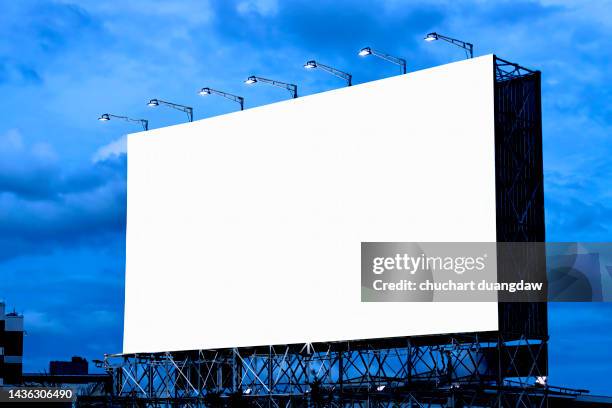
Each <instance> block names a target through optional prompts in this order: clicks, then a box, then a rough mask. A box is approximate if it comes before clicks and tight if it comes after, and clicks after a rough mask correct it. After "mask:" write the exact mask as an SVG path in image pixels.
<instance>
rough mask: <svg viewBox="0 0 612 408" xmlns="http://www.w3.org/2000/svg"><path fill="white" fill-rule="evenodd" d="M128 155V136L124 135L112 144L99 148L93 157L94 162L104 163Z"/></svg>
mask: <svg viewBox="0 0 612 408" xmlns="http://www.w3.org/2000/svg"><path fill="white" fill-rule="evenodd" d="M126 153H127V136H126V135H123V136H121V137H120V138H119V139H117V140H114V141H112V142H110V143H109V144H107V145H104V146H102V147H101V148H99V149H98V150H97V151H96V152H95V153H94V156H93V159H92V160H93V162H94V163H97V162H99V161H104V160H106V159H109V158H112V157H117V156H121V155H122V154H126Z"/></svg>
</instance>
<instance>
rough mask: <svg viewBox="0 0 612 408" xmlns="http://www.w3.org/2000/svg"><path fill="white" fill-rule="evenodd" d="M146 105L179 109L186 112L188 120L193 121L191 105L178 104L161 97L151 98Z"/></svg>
mask: <svg viewBox="0 0 612 408" xmlns="http://www.w3.org/2000/svg"><path fill="white" fill-rule="evenodd" d="M147 105H149V106H151V107H156V106H159V105H164V106H167V107H169V108H172V109H176V110H180V111H181V112H185V113H186V114H187V117H188V118H189V121H190V122H193V108H192V107H191V106H185V105H179V104H178V103H174V102H168V101H163V100H161V99H151V100H150V101H149V103H148V104H147Z"/></svg>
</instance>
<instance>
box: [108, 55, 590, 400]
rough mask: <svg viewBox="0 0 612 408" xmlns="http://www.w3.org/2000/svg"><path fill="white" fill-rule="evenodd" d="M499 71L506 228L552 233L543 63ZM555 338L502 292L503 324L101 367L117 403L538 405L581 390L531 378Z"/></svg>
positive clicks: (501, 200) (542, 309)
mask: <svg viewBox="0 0 612 408" xmlns="http://www.w3.org/2000/svg"><path fill="white" fill-rule="evenodd" d="M493 75H494V78H495V149H496V152H495V155H496V200H497V203H496V208H497V240H498V242H543V241H544V201H543V170H542V127H541V106H540V72H539V71H532V70H529V69H526V68H523V67H521V66H519V65H517V64H514V63H511V62H508V61H505V60H503V59H500V58H497V57H494V72H493ZM532 255H533V256H536V257H539V256H541V255H542V254H540V253H536V254H532ZM518 266H519V267H520V265H518ZM547 341H548V329H547V315H546V304H545V303H500V306H499V330H498V331H494V332H480V333H462V334H445V335H429V336H412V337H401V338H399V337H398V338H389V339H374V340H355V341H345V342H330V343H316V344H313V343H308V344H293V345H269V346H265V347H252V348H231V349H220V350H191V351H182V352H165V353H153V354H150V353H149V354H146V353H145V354H129V355H127V354H122V355H107V356H106V357H105V360H104V362H103V363H102V364H101V367H103V368H104V369H106V371H107V372H108V373H109V374H111V375H112V377H113V387H112V388H113V392H112V394H111V395H110V397H109V398H110V401H108V402H109V403H110V404H116V405H120V406H151V407H157V406H173V407H174V406H198V407H200V406H266V407H281V406H282V407H285V406H304V407H305V406H338V407H353V406H385V407H387V406H388V407H391V406H394V407H400V406H402V407H403V406H405V407H425V406H445V407H446V406H449V407H450V406H452V407H455V406H457V407H459V406H460V407H471V406H490V407H494V406H495V407H502V406H503V407H506V406H516V407H519V406H529V407H532V406H537V407H540V406H548V405H547V403H548V401H549V399H550V398H552V399H555V398H565V399H567V398H575V397H577V396H579V395H580V394H581V391H576V390H569V389H563V388H555V387H549V386H545V387H539V386H535V385H534V384H535V379H536V378H537V377H542V376H546V375H547V371H548V349H547ZM552 399H551V400H550V401H552Z"/></svg>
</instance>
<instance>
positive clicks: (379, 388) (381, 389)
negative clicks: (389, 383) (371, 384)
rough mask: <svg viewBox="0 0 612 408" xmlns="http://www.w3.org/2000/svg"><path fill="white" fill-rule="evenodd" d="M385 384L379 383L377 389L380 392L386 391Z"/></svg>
mask: <svg viewBox="0 0 612 408" xmlns="http://www.w3.org/2000/svg"><path fill="white" fill-rule="evenodd" d="M385 387H386V386H385V385H379V386H378V387H376V391H378V392H380V391H384V390H385Z"/></svg>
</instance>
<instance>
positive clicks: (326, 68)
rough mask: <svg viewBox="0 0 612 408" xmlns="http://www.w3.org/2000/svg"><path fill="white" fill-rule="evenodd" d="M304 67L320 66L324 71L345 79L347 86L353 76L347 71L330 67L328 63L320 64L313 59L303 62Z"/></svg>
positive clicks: (350, 83)
mask: <svg viewBox="0 0 612 408" xmlns="http://www.w3.org/2000/svg"><path fill="white" fill-rule="evenodd" d="M304 68H307V69H314V68H321V69H322V70H323V71H325V72H329V73H330V74H332V75H334V76H337V77H338V78H342V79H344V80H345V81H346V83H347V85H348V86H351V85H352V84H353V76H352V75H351V74H349V73H348V72H344V71H340V70H339V69H336V68H332V67H330V66H329V65H325V64H321V63H320V62H317V61H315V60H310V61H308V62H306V63H305V64H304Z"/></svg>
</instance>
